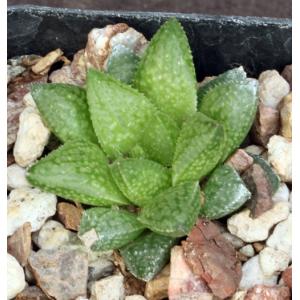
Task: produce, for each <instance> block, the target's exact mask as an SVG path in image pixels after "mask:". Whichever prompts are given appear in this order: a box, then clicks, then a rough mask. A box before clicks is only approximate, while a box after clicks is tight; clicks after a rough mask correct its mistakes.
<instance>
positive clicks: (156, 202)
mask: <svg viewBox="0 0 300 300" xmlns="http://www.w3.org/2000/svg"><path fill="white" fill-rule="evenodd" d="M199 191H200V189H199V184H198V182H186V183H183V184H181V185H177V186H175V187H171V188H169V189H167V190H165V191H163V192H161V193H160V194H158V195H157V196H155V197H154V198H153V199H152V200H151V201H149V203H148V204H146V205H145V206H144V207H143V208H142V210H141V212H140V215H139V216H138V220H139V221H140V222H141V223H143V224H144V225H145V226H146V227H148V228H149V229H151V230H152V231H154V232H156V233H159V234H163V235H166V236H171V237H181V236H184V235H186V234H188V232H189V231H190V230H191V228H192V227H193V225H194V224H195V222H196V220H197V216H198V214H199V210H200V193H199Z"/></svg>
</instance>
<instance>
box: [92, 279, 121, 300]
mask: <svg viewBox="0 0 300 300" xmlns="http://www.w3.org/2000/svg"><path fill="white" fill-rule="evenodd" d="M124 298H125V289H124V277H123V276H122V275H113V276H109V277H106V278H104V279H101V280H99V281H96V282H94V283H93V284H92V287H91V298H90V300H123V299H124Z"/></svg>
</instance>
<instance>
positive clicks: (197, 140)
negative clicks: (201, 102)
mask: <svg viewBox="0 0 300 300" xmlns="http://www.w3.org/2000/svg"><path fill="white" fill-rule="evenodd" d="M223 142H224V132H223V128H222V126H221V125H220V124H218V123H217V122H216V121H214V120H212V119H210V118H208V117H206V116H205V115H204V114H202V113H200V112H197V113H195V114H194V115H193V116H192V117H191V118H190V119H189V120H188V121H186V122H185V123H184V124H183V126H182V129H181V132H180V135H179V137H178V140H177V145H176V150H175V155H174V161H173V166H172V181H173V185H176V184H178V183H180V182H184V181H195V180H201V179H202V178H203V177H204V176H206V175H207V174H208V173H209V172H210V171H212V170H213V168H214V167H215V166H216V165H217V163H218V162H219V160H220V158H221V157H222V153H223V152H222V151H223V146H224V144H223Z"/></svg>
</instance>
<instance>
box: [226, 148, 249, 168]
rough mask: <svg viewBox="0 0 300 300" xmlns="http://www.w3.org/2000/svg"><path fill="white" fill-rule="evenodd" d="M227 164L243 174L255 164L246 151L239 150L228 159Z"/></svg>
mask: <svg viewBox="0 0 300 300" xmlns="http://www.w3.org/2000/svg"><path fill="white" fill-rule="evenodd" d="M226 164H228V165H229V166H231V167H232V168H234V169H235V170H236V171H237V172H238V173H243V172H245V171H246V170H247V169H248V168H249V167H250V166H251V165H252V164H253V158H252V157H251V156H250V155H249V154H248V153H247V152H246V151H245V150H243V149H238V150H236V151H235V152H234V153H233V154H232V155H231V156H230V157H229V158H228V160H227V161H226Z"/></svg>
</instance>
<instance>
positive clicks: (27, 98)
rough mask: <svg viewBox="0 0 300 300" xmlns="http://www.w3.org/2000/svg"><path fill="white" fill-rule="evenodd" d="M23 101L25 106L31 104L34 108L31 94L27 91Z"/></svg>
mask: <svg viewBox="0 0 300 300" xmlns="http://www.w3.org/2000/svg"><path fill="white" fill-rule="evenodd" d="M23 102H24V104H25V105H26V106H31V107H34V108H36V104H35V102H34V100H33V98H32V95H31V93H30V92H29V93H27V94H26V95H25V96H24V97H23Z"/></svg>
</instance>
